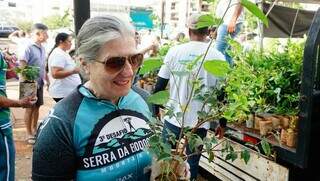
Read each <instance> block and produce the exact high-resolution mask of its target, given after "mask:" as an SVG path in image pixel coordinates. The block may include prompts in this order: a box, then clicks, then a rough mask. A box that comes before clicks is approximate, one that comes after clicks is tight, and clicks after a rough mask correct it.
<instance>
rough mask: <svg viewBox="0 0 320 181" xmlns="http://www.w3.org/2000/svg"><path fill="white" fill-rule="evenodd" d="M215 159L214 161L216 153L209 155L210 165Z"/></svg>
mask: <svg viewBox="0 0 320 181" xmlns="http://www.w3.org/2000/svg"><path fill="white" fill-rule="evenodd" d="M213 159H214V153H213V152H210V153H209V158H208V161H209V163H211V162H212V161H213Z"/></svg>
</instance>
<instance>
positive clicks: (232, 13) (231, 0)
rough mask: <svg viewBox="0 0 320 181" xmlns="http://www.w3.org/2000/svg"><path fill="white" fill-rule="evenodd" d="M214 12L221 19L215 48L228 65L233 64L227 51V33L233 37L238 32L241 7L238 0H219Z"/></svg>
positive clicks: (241, 14) (240, 20)
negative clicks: (222, 55)
mask: <svg viewBox="0 0 320 181" xmlns="http://www.w3.org/2000/svg"><path fill="white" fill-rule="evenodd" d="M215 14H216V16H217V17H218V18H222V20H223V22H222V24H221V25H220V26H219V27H218V31H217V39H216V44H215V48H216V49H218V50H219V51H220V52H222V53H223V54H224V55H225V57H226V60H227V61H228V63H229V64H230V66H233V60H232V58H231V57H230V56H229V55H228V53H227V50H228V49H229V46H228V43H227V38H228V37H229V35H230V36H231V38H234V37H236V36H237V34H238V33H239V32H240V30H241V26H242V23H243V21H244V17H243V7H242V5H241V4H240V2H239V0H220V1H219V2H218V4H217V8H216V11H215Z"/></svg>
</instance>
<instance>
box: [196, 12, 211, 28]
mask: <svg viewBox="0 0 320 181" xmlns="http://www.w3.org/2000/svg"><path fill="white" fill-rule="evenodd" d="M213 25H215V22H214V19H213V16H212V15H210V14H205V15H201V16H200V17H199V21H198V23H197V25H196V28H197V29H200V28H205V27H210V26H213Z"/></svg>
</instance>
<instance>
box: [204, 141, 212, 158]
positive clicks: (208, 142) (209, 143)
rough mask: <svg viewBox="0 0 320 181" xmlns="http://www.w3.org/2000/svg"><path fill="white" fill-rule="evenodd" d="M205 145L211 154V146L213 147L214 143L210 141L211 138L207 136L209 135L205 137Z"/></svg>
mask: <svg viewBox="0 0 320 181" xmlns="http://www.w3.org/2000/svg"><path fill="white" fill-rule="evenodd" d="M203 145H204V149H205V150H206V152H207V153H208V154H209V155H210V153H211V148H212V143H211V141H210V138H207V137H205V138H203Z"/></svg>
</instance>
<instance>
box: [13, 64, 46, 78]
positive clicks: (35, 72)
mask: <svg viewBox="0 0 320 181" xmlns="http://www.w3.org/2000/svg"><path fill="white" fill-rule="evenodd" d="M14 70H15V72H16V73H18V74H21V76H22V77H23V78H24V80H25V81H30V82H34V81H35V80H37V79H38V77H39V73H40V68H39V67H35V66H28V65H27V66H25V67H23V68H20V67H16V68H15V69H14Z"/></svg>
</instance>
